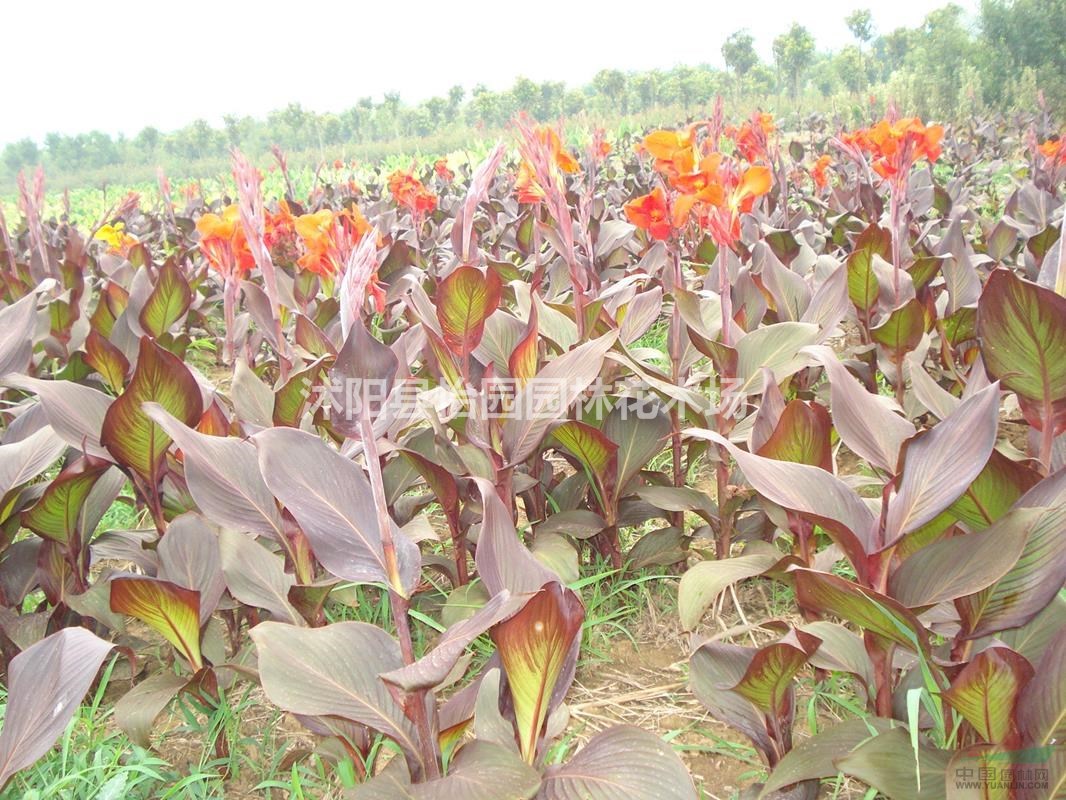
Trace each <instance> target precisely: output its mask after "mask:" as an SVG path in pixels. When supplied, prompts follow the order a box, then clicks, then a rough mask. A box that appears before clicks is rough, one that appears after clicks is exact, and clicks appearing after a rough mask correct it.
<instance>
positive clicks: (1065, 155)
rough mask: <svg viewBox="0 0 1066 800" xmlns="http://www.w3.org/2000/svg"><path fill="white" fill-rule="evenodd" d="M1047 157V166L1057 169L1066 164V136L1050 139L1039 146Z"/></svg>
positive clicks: (1042, 153)
mask: <svg viewBox="0 0 1066 800" xmlns="http://www.w3.org/2000/svg"><path fill="white" fill-rule="evenodd" d="M1037 149H1038V150H1039V151H1040V155H1042V156H1043V157H1044V158H1045V159H1047V163H1046V167H1047V168H1048V169H1055V168H1058V167H1064V166H1066V136H1060V137H1059V138H1057V139H1048V140H1047V141H1046V142H1044V143H1043V144H1042V145H1040V146H1039V147H1038V148H1037Z"/></svg>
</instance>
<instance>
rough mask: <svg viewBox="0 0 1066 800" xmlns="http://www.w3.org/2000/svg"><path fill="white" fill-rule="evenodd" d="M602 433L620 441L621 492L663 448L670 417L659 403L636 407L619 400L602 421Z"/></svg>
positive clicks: (668, 429)
mask: <svg viewBox="0 0 1066 800" xmlns="http://www.w3.org/2000/svg"><path fill="white" fill-rule="evenodd" d="M602 430H603V433H604V435H605V436H607V438H608V439H610V440H611V441H612V442H614V443H615V444H616V445H618V492H625V491H626V485H627V484H628V483H629V482H630V481H631V480H632V479H633V478H634V477H635V476H636V475H637V473H638V472H640V471H641V470H642V469H644V467H645V466H647V464H648V462H649V461H651V460H652V459H653V458H654V457H655V456H656V455H658V454H659V453H660V452H662V449H663V445H664V444H665V442H666V438H667V437H668V436H669V435H670V418H669V417H668V416H667V415H666V414H665V413H663V411H662V410H661V409H660V408H658V407H657V406H656V407H654V408H652V409H648V408H647V407H642V408H637V407H635V406H633V405H627V404H625V403H621V402H620V403H617V404H616V405H615V407H614V408H612V409H611V413H610V414H608V415H607V419H605V420H604V421H603V428H602Z"/></svg>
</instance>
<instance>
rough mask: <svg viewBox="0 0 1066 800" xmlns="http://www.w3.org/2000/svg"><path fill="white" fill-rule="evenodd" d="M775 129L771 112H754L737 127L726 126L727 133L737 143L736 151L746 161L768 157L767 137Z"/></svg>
mask: <svg viewBox="0 0 1066 800" xmlns="http://www.w3.org/2000/svg"><path fill="white" fill-rule="evenodd" d="M775 130H776V127H775V126H774V117H773V115H772V114H765V113H762V114H760V113H756V114H753V115H752V118H751V119H750V120H745V121H744V122H743V123H741V125H740V127H739V128H735V127H732V126H730V127H729V128H726V135H728V136H729V137H730V138H731V139H733V141H734V142H736V145H737V151H738V152H739V153H740V154H741V155H743V156H744V158H745V159H746V160H747V161H751V162H755V161H758V160H759V159H767V160H768V159H769V158H770V154H769V138H770V134H771V133H773V132H774V131H775Z"/></svg>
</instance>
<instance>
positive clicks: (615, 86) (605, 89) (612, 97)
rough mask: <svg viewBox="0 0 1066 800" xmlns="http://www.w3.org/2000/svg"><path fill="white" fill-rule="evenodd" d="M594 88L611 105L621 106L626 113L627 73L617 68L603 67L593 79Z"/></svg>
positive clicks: (614, 106)
mask: <svg viewBox="0 0 1066 800" xmlns="http://www.w3.org/2000/svg"><path fill="white" fill-rule="evenodd" d="M592 88H594V89H595V90H596V91H597V92H598V93H599V94H600V95H601V96H602V97H603V98H604V99H606V100H607V103H608V105H609V106H611V107H613V108H619V107H620V108H621V111H622V113H623V114H624V113H625V112H626V111H627V110H628V109H627V108H626V97H625V95H626V76H625V73H623V72H620V71H619V70H616V69H601V70H600V71H599V72H597V73H596V75H595V76H594V77H593V79H592Z"/></svg>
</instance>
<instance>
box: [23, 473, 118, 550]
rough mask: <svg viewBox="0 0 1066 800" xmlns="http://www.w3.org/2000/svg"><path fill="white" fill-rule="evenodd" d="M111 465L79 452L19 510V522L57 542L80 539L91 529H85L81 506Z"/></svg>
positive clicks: (80, 541) (87, 535)
mask: <svg viewBox="0 0 1066 800" xmlns="http://www.w3.org/2000/svg"><path fill="white" fill-rule="evenodd" d="M109 469H111V462H110V461H104V460H103V459H98V458H93V457H92V456H82V457H81V458H79V459H78V460H77V461H75V462H74V463H73V464H71V465H70V466H69V467H67V468H66V469H64V470H63V471H62V472H60V473H59V474H58V475H57V476H56V477H55V478H54V479H53V480H52V482H51V483H49V484H48V488H47V489H45V490H44V494H42V495H41V498H40V499H39V500H38V501H37V502H36V503H34V504H33V505H32V506H31V507H30V508H29V509H27V510H26V511H24V512H22V525H23V527H25V528H29V529H30V530H31V531H33V532H34V533H36V534H37V535H38V536H43V537H45V538H46V539H52V540H53V541H56V542H60V543H67V542H70V541H71V540H74V541H77V542H79V544H80V543H83V542H84V541H85V540H86V539H87V538H88V537H89V536H90V535H91V534H92V531H89V530H85V528H84V526H83V525H82V524H81V523H82V516H83V515H82V509H83V507H84V506H85V501H86V500H87V499H88V497H89V493H90V492H91V491H92V489H93V487H94V486H95V485H96V482H97V481H98V480H100V478H101V476H103V474H104V473H105V472H107V471H108V470H109Z"/></svg>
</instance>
